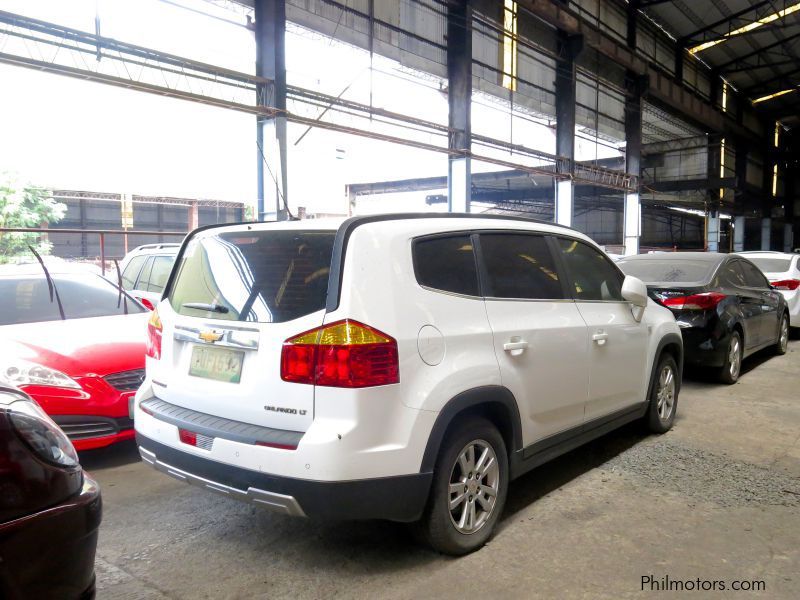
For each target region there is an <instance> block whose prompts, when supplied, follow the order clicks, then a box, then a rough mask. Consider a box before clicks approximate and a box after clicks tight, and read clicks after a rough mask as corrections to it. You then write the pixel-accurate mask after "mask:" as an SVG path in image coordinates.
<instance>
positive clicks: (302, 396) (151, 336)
mask: <svg viewBox="0 0 800 600" xmlns="http://www.w3.org/2000/svg"><path fill="white" fill-rule="evenodd" d="M147 354H148V358H147V378H146V380H145V382H144V384H143V385H142V387H141V388H140V389H139V391H138V393H137V394H136V399H135V403H134V408H133V410H134V413H135V421H136V431H137V440H138V445H139V449H140V452H141V455H142V457H143V459H144V460H145V461H146V462H148V463H150V464H151V465H153V466H154V467H155V468H157V469H158V470H160V471H163V472H164V473H167V474H169V475H172V476H173V477H177V478H179V479H181V480H183V481H186V482H188V483H194V484H198V485H200V486H203V487H205V488H207V489H210V490H213V491H216V492H220V493H223V494H226V495H228V496H230V497H234V498H239V499H242V500H247V501H251V502H254V503H256V504H259V505H261V506H265V507H268V508H271V509H274V510H277V511H281V512H283V513H285V514H288V515H297V516H304V515H307V516H316V517H328V518H341V519H374V518H381V519H392V520H397V521H406V522H419V529H420V531H422V532H423V533H424V534H425V535H426V537H427V539H428V541H429V542H430V543H431V544H432V545H433V546H434V547H435V548H436V549H438V550H440V551H442V552H445V553H449V554H464V553H466V552H469V551H472V550H474V549H476V548H478V547H480V546H481V545H482V544H483V543H484V542H486V540H487V539H488V538H489V536H490V535H491V533H492V531H493V529H494V527H495V525H496V523H497V519H498V518H499V516H500V513H501V511H502V508H503V504H504V502H505V499H506V491H507V489H508V482H509V480H511V479H513V478H515V477H518V476H520V475H522V474H523V473H525V472H527V471H529V470H530V469H532V468H533V467H535V466H537V465H540V464H542V463H543V462H545V461H547V460H549V459H551V458H554V457H555V456H558V455H559V454H562V453H564V452H566V451H568V450H570V449H572V448H575V447H576V446H578V445H580V444H582V443H584V442H586V441H588V440H590V439H592V438H595V437H598V436H600V435H602V434H604V433H606V432H608V431H611V430H612V429H614V428H616V427H619V426H620V425H622V424H624V423H627V422H629V421H633V420H635V419H643V421H644V422H645V423H647V424H648V425H649V427H650V428H651V429H652V430H654V431H657V432H664V431H666V430H668V429H669V428H670V427H671V426H672V423H673V420H674V418H675V411H676V408H677V401H678V392H679V388H680V381H681V366H682V356H683V348H682V342H681V335H680V331H679V330H678V327H677V325H676V324H675V320H674V318H673V316H672V313H671V312H670V311H669V310H667V309H666V308H663V307H662V306H659V305H658V304H656V303H654V302H652V301H650V300H648V298H647V290H646V287H645V286H644V284H643V283H642V282H641V281H639V280H638V279H635V278H633V277H627V278H626V277H625V276H624V275H623V274H622V273H621V272H620V271H619V269H618V268H617V267H616V266H615V265H614V263H613V262H611V261H610V260H609V259H608V258H607V257H606V256H605V255H604V253H603V252H602V251H601V250H600V249H599V248H598V246H597V245H595V244H594V243H593V242H592V241H591V240H590V239H589V238H587V237H586V236H585V235H582V234H580V233H577V232H575V231H573V230H571V229H568V228H565V227H560V226H556V225H552V224H547V223H541V222H536V221H531V220H527V219H515V218H508V217H492V216H485V215H437V216H431V215H430V214H427V215H414V214H412V215H409V214H406V215H381V216H371V217H355V218H352V219H348V220H346V221H344V222H342V221H337V222H327V223H326V222H325V221H295V222H289V223H258V224H255V223H254V224H237V225H230V226H213V227H210V228H203V229H199V230H196V231H195V232H193V233H192V234H190V235H189V236H188V237H187V239H186V241H185V242H184V244H183V246H182V248H181V250H180V253H179V255H178V259H177V262H176V265H175V269H174V270H173V272H172V274H171V276H170V279H169V281H168V282H167V285H166V289H165V290H164V297H163V299H162V300H161V301H160V302H159V303H158V306H157V310H156V311H155V312H154V313H153V314H152V318H151V320H150V324H149V326H148V349H147Z"/></svg>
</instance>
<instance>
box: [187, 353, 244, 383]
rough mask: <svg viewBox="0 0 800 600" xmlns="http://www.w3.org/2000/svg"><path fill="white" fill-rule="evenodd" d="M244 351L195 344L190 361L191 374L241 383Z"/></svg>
mask: <svg viewBox="0 0 800 600" xmlns="http://www.w3.org/2000/svg"><path fill="white" fill-rule="evenodd" d="M243 362H244V352H240V351H239V350H228V349H227V348H214V347H211V346H195V347H194V348H192V360H191V362H190V363H189V375H194V376H195V377H205V378H206V379H216V380H218V381H227V382H228V383H239V382H240V381H241V379H242V363H243Z"/></svg>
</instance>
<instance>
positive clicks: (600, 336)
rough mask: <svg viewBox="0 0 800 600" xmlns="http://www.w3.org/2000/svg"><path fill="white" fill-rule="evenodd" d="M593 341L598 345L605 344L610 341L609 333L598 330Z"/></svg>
mask: <svg viewBox="0 0 800 600" xmlns="http://www.w3.org/2000/svg"><path fill="white" fill-rule="evenodd" d="M592 341H593V342H595V343H596V344H597V345H598V346H604V345H605V343H606V342H607V341H608V334H607V333H606V332H605V331H598V332H597V333H595V334H594V335H593V336H592Z"/></svg>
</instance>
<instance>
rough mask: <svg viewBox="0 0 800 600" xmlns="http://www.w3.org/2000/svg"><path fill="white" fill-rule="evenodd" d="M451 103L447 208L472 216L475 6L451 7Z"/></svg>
mask: <svg viewBox="0 0 800 600" xmlns="http://www.w3.org/2000/svg"><path fill="white" fill-rule="evenodd" d="M447 103H448V110H449V113H448V114H449V116H448V123H449V126H450V134H449V135H448V140H447V147H448V148H449V149H450V150H454V151H455V152H456V153H451V154H450V157H449V159H448V162H447V206H448V210H449V211H450V212H469V211H470V201H471V197H472V165H471V164H470V158H469V152H470V149H471V147H472V123H471V120H472V118H471V114H470V113H471V110H470V109H471V106H472V3H471V2H470V1H464V2H449V3H448V4H447Z"/></svg>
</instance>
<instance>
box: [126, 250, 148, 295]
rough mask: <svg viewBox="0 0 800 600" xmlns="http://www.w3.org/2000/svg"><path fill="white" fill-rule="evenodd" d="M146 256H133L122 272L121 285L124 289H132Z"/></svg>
mask: <svg viewBox="0 0 800 600" xmlns="http://www.w3.org/2000/svg"><path fill="white" fill-rule="evenodd" d="M146 258H147V257H146V256H134V257H133V258H132V259H131V261H130V262H129V263H128V264H127V266H126V267H125V270H124V271H123V272H122V287H123V288H124V289H126V290H132V289H133V286H134V285H136V276H137V275H139V271H140V270H141V268H142V265H143V264H144V259H146Z"/></svg>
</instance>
